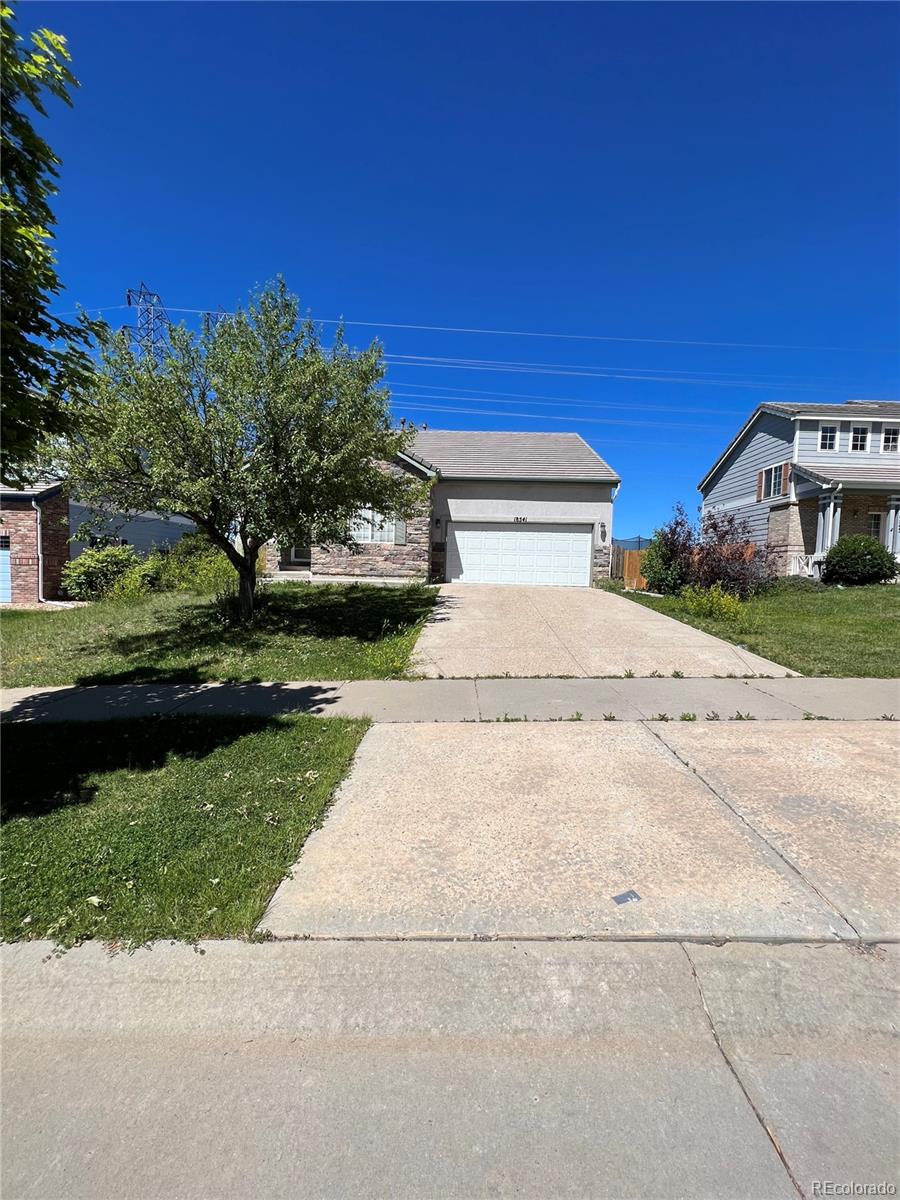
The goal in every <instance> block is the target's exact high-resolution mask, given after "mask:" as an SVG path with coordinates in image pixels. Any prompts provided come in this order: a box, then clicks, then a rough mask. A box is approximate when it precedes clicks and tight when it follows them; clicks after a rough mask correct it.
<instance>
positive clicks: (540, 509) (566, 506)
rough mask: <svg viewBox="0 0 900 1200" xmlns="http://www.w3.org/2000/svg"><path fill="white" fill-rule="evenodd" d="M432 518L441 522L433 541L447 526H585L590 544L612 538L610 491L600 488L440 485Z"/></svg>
mask: <svg viewBox="0 0 900 1200" xmlns="http://www.w3.org/2000/svg"><path fill="white" fill-rule="evenodd" d="M431 503H432V513H433V517H434V520H435V521H438V520H439V521H440V522H441V525H440V529H438V528H437V526H435V530H434V536H435V538H437V537H438V536H440V537H443V536H444V534H445V533H446V522H447V521H448V520H450V521H514V520H515V518H516V517H527V518H528V520H529V521H545V522H546V521H551V522H552V521H558V522H563V523H570V524H572V523H579V524H580V523H582V522H583V523H585V524H590V525H593V527H594V544H595V545H598V544H600V543H601V526H604V527H605V534H606V537H605V544H609V542H610V541H611V539H612V508H613V505H612V486H611V485H610V484H600V483H515V482H508V483H493V482H490V481H488V480H477V481H472V482H454V481H453V480H448V481H443V480H442V481H441V482H439V483H437V484H435V486H434V489H433V490H432V493H431Z"/></svg>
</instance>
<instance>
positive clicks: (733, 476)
mask: <svg viewBox="0 0 900 1200" xmlns="http://www.w3.org/2000/svg"><path fill="white" fill-rule="evenodd" d="M793 438H794V427H793V423H792V422H791V421H789V420H788V419H786V418H785V417H780V416H775V415H774V414H773V413H763V414H762V416H761V417H760V418H759V420H758V421H757V422H756V424H755V425H754V426H753V428H752V429H751V430H750V432H749V433H748V434H747V435H746V436H745V437H744V438H743V439H742V440H741V441H740V442H739V443H738V444H737V445H736V446H735V448H734V449H733V450H732V452H731V454H729V456H728V458H727V459H726V460H725V462H724V463H722V465H721V466H720V467H719V468H718V470H717V471H716V472H715V474H714V475H713V477H712V479H711V480H710V482H709V483H708V484H707V486H706V488H705V490H704V492H703V509H704V512H710V511H712V510H714V509H724V510H725V511H727V512H729V513H733V514H734V515H735V516H736V517H739V518H740V519H742V520H744V521H746V522H747V524H748V525H749V527H750V536H751V537H752V538H753V540H754V541H756V542H759V543H760V544H761V543H763V542H765V540H766V534H767V529H768V523H769V508H770V506H771V504H773V503H776V504H778V503H780V504H783V503H784V499H783V497H776V498H774V499H773V500H763V501H760V502H759V503H757V501H756V478H757V475H758V474H759V472H760V471H764V470H765V469H766V467H773V466H775V464H776V463H783V462H789V461H790V459H791V456H792V454H793V449H794V443H793Z"/></svg>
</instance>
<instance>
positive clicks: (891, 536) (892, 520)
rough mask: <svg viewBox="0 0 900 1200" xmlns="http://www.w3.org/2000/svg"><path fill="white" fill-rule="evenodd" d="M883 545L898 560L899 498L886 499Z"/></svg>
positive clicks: (899, 552)
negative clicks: (885, 525)
mask: <svg viewBox="0 0 900 1200" xmlns="http://www.w3.org/2000/svg"><path fill="white" fill-rule="evenodd" d="M887 525H888V527H887V535H886V541H885V543H884V544H885V545H886V546H887V548H888V550H890V551H891V553H892V554H893V555H894V557H895V558H900V496H890V497H888V521H887Z"/></svg>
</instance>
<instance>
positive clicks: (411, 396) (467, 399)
mask: <svg viewBox="0 0 900 1200" xmlns="http://www.w3.org/2000/svg"><path fill="white" fill-rule="evenodd" d="M401 386H403V385H401ZM460 390H463V389H460ZM390 391H391V397H392V398H393V397H395V396H396V397H398V398H401V399H404V400H443V401H446V402H449V401H453V400H460V401H463V402H464V403H467V404H516V403H518V402H521V401H523V400H524V401H525V402H526V403H530V404H541V405H547V404H549V405H550V406H551V407H552V408H595V409H596V408H609V409H613V410H615V411H623V410H624V411H627V412H660V413H668V414H669V416H676V415H677V414H678V413H684V412H688V413H703V414H705V415H707V416H722V417H746V415H747V412H746V409H722V408H685V407H684V406H683V405H681V404H679V405H678V407H677V408H672V407H671V406H670V405H665V404H611V403H610V404H604V403H602V402H594V401H593V400H569V399H567V398H566V397H565V396H527V395H525V394H524V393H522V392H518V393H517V392H512V393H510V392H506V393H504V392H494V393H493V394H489V395H486V396H471V395H468V396H455V395H452V396H441V395H434V394H433V393H425V395H420V394H419V393H417V392H398V391H395V390H394V389H393V388H391V389H390ZM507 396H508V397H509V399H507V398H506V397H507Z"/></svg>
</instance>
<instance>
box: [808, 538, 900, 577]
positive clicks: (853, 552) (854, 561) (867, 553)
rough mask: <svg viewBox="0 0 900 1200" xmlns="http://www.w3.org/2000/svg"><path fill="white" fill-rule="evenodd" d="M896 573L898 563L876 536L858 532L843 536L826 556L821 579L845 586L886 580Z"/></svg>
mask: <svg viewBox="0 0 900 1200" xmlns="http://www.w3.org/2000/svg"><path fill="white" fill-rule="evenodd" d="M896 574H897V562H896V561H895V559H894V556H893V554H891V552H890V550H888V549H887V547H885V546H882V544H881V542H879V540H878V538H874V537H869V535H868V534H865V533H858V534H852V535H850V536H849V537H842V538H839V539H838V540H837V542H835V544H834V545H833V546H832V547H831V549H830V550H829V551H828V553H827V554H826V556H825V563H824V566H823V568H822V578H823V579H824V581H825V582H826V583H843V584H846V585H848V586H850V585H853V584H865V583H887V582H888V580H890V579H893V578H894V576H895V575H896Z"/></svg>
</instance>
